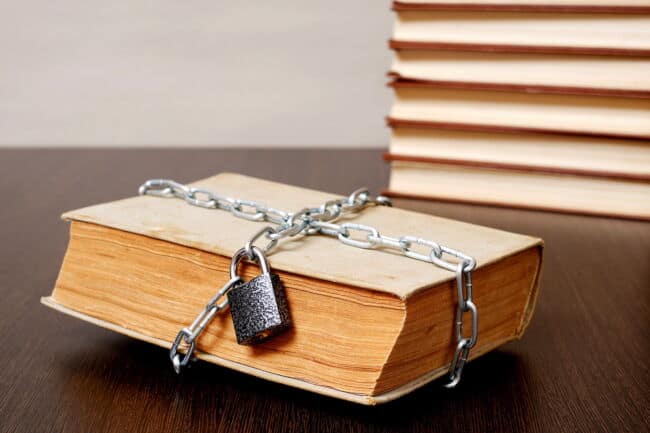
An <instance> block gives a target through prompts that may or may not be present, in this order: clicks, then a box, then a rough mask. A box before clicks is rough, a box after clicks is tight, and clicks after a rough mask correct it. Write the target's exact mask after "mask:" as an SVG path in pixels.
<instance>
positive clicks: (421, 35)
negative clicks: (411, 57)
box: [389, 9, 650, 56]
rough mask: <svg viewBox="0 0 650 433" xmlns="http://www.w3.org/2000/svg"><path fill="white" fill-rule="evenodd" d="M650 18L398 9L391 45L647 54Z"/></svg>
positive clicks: (590, 14)
mask: <svg viewBox="0 0 650 433" xmlns="http://www.w3.org/2000/svg"><path fill="white" fill-rule="evenodd" d="M649 24H650V14H647V13H627V14H624V13H616V14H613V13H568V12H567V13H564V12H563V13H560V12H557V13H552V12H539V13H528V12H522V11H514V12H513V11H507V10H494V11H487V12H486V11H484V10H471V9H462V10H402V11H399V10H398V11H397V18H396V20H395V24H394V28H393V36H392V39H391V40H390V42H389V45H390V47H391V48H393V49H405V50H422V49H424V50H470V51H487V52H521V53H558V54H589V55H618V56H624V55H625V56H649V55H650V30H649V29H650V25H649Z"/></svg>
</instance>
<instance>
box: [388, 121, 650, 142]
mask: <svg viewBox="0 0 650 433" xmlns="http://www.w3.org/2000/svg"><path fill="white" fill-rule="evenodd" d="M386 123H387V124H388V126H389V127H390V128H401V127H403V128H429V129H450V130H456V131H472V132H504V133H508V132H524V133H536V134H555V135H575V136H581V137H610V138H623V139H627V140H639V141H646V140H650V135H635V134H621V133H611V132H609V133H606V132H595V131H584V130H570V129H553V128H536V127H535V128H530V127H522V126H508V125H489V124H483V123H465V122H438V121H431V120H408V119H400V118H397V117H391V116H388V117H386Z"/></svg>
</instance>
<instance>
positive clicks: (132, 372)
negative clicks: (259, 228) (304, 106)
mask: <svg viewBox="0 0 650 433" xmlns="http://www.w3.org/2000/svg"><path fill="white" fill-rule="evenodd" d="M225 170H228V171H237V172H242V173H245V174H250V175H254V176H259V177H263V178H268V179H273V180H277V181H281V182H287V183H293V184H301V185H305V186H307V187H310V188H319V189H322V190H329V191H333V192H338V193H341V194H343V193H345V192H346V191H348V190H350V189H351V188H353V187H357V186H359V185H366V186H368V187H369V188H371V189H372V190H374V191H377V190H379V189H380V188H382V187H385V186H386V185H387V182H388V167H387V166H386V165H385V163H384V162H382V161H381V151H379V150H378V151H340V150H336V151H335V150H319V151H316V150H304V151H300V150H274V151H268V150H192V151H187V150H174V149H166V150H152V149H147V150H102V149H97V150H8V149H5V150H1V151H0V194H2V197H3V198H4V199H5V200H4V205H3V207H2V208H1V209H0V245H1V247H0V275H1V276H2V278H0V294H1V295H2V298H1V299H2V301H0V332H1V333H2V338H3V342H4V350H2V351H0V365H2V368H1V369H0V431H2V432H3V433H4V432H12V433H13V432H28V433H32V432H50V431H52V432H61V431H66V432H88V431H92V432H124V431H129V432H154V431H156V432H158V431H169V432H172V431H188V430H191V431H195V432H203V431H206V432H208V431H209V432H233V431H243V432H256V431H278V432H301V431H310V432H362V433H363V432H393V431H400V432H455V431H463V432H486V431H498V432H558V433H561V432H617V433H619V432H634V433H638V432H645V431H648V428H649V426H648V419H649V418H650V413H649V412H648V408H649V407H650V404H649V403H650V401H649V396H648V391H647V390H648V389H650V380H649V376H648V367H649V361H648V360H650V339H649V334H648V325H649V324H650V323H649V321H650V296H649V291H648V289H649V288H650V269H649V264H650V224H648V223H643V222H634V221H622V220H613V219H608V218H597V217H581V216H574V215H559V214H551V213H541V212H533V211H524V210H510V209H498V208H491V207H483V206H470V205H459V204H448V203H436V202H425V201H415V200H396V203H395V204H396V205H398V206H400V207H408V208H410V209H413V210H418V211H424V212H430V213H434V214H436V215H441V216H445V217H450V218H457V219H461V220H464V221H469V222H473V223H477V224H485V225H490V226H493V227H497V228H502V229H505V230H511V231H515V232H520V233H527V234H531V235H535V236H540V237H542V238H544V240H545V241H546V252H545V264H544V272H543V275H542V281H541V283H542V284H541V285H542V290H541V292H540V297H539V300H538V306H537V311H536V313H535V317H534V319H533V320H532V322H531V324H530V326H529V327H528V330H527V332H526V335H525V336H524V338H523V339H522V340H520V341H517V342H513V343H509V344H508V345H506V346H505V347H504V348H503V349H500V350H498V351H496V352H493V353H490V354H487V355H485V356H483V357H481V358H479V359H477V360H475V361H473V362H471V363H470V364H469V365H468V366H467V368H466V370H465V373H464V378H463V383H462V384H461V385H460V387H459V388H457V389H455V390H453V391H449V390H446V389H444V388H442V387H441V386H440V382H435V383H432V384H430V385H428V386H426V387H425V388H423V389H421V390H419V391H417V392H415V393H414V394H412V395H411V396H407V397H405V398H404V399H402V400H398V401H396V402H394V403H391V404H388V405H383V406H379V407H375V408H371V407H362V406H359V405H355V404H351V403H346V402H341V401H338V400H335V399H331V398H326V397H321V396H317V395H314V394H310V393H307V392H304V391H298V390H293V389H291V388H288V387H284V386H281V385H276V384H272V383H269V382H266V381H263V380H259V379H255V378H251V377H248V376H246V375H243V374H240V373H236V372H232V371H229V370H228V369H225V368H220V367H216V366H213V365H210V364H207V363H200V364H196V365H194V366H193V367H192V368H191V369H189V370H188V371H187V372H186V374H184V375H183V376H180V377H178V376H176V375H175V374H174V373H173V371H172V370H171V368H170V366H169V361H168V359H167V354H166V351H165V350H164V349H161V348H158V347H154V346H151V345H149V344H146V343H141V342H138V341H135V340H132V339H130V338H127V337H124V336H121V335H118V334H115V333H112V332H109V331H106V330H103V329H101V328H98V327H96V326H92V325H89V324H85V323H83V322H81V321H78V320H75V319H71V318H68V317H65V316H63V315H61V314H59V313H57V312H54V311H50V310H48V309H46V308H44V307H43V306H41V305H39V304H38V301H39V298H40V297H41V296H44V295H47V294H48V293H49V292H50V290H51V288H52V287H53V284H54V281H55V279H56V275H57V272H58V270H59V267H60V265H61V262H60V259H61V257H63V254H64V252H65V246H66V242H67V236H68V233H67V227H66V225H65V224H64V223H62V222H61V221H60V220H59V215H60V214H61V213H62V212H63V211H65V210H67V209H72V208H75V207H79V206H83V205H90V204H93V203H97V202H101V201H109V200H114V199H117V198H120V197H127V196H130V195H132V194H133V191H134V185H138V184H139V183H140V182H142V180H143V179H147V178H151V177H161V176H165V177H172V178H177V179H179V180H181V181H190V180H193V179H198V178H201V177H204V176H209V175H211V174H213V173H215V172H217V171H225ZM118 173H119V176H116V174H118Z"/></svg>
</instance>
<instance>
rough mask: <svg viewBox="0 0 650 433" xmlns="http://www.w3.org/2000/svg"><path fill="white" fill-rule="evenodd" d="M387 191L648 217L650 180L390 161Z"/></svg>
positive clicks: (621, 216) (637, 217) (631, 217)
mask: <svg viewBox="0 0 650 433" xmlns="http://www.w3.org/2000/svg"><path fill="white" fill-rule="evenodd" d="M386 193H387V194H389V195H393V196H404V197H414V198H425V199H436V200H443V201H453V202H461V203H479V204H487V205H494V206H505V207H513V208H525V209H541V210H549V211H556V212H567V213H578V214H585V215H602V216H614V217H619V218H627V219H636V220H645V221H648V220H650V181H648V180H631V179H621V178H619V177H594V176H580V175H571V174H559V173H557V172H555V173H551V172H548V171H541V170H530V169H528V170H526V169H523V168H521V167H518V168H506V167H500V168H497V167H495V166H490V165H489V164H482V163H475V164H471V163H467V162H465V163H461V164H458V163H449V162H448V161H447V162H443V161H439V162H435V163H433V162H423V161H393V162H392V163H391V177H390V184H389V187H388V191H386Z"/></svg>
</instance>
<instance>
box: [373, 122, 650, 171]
mask: <svg viewBox="0 0 650 433" xmlns="http://www.w3.org/2000/svg"><path fill="white" fill-rule="evenodd" d="M385 159H386V160H387V161H413V162H431V163H442V164H457V165H464V166H482V167H488V168H496V169H498V168H504V169H515V170H517V169H518V170H524V171H538V172H544V173H551V174H552V173H558V174H569V175H584V176H594V177H606V178H616V179H629V180H640V181H650V146H649V145H648V143H646V142H644V141H640V140H623V139H612V138H603V137H590V136H578V135H560V134H534V133H498V132H480V131H479V132H473V131H464V130H445V129H432V128H421V129H418V128H394V129H393V130H392V135H391V147H390V152H389V153H387V154H386V155H385Z"/></svg>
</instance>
